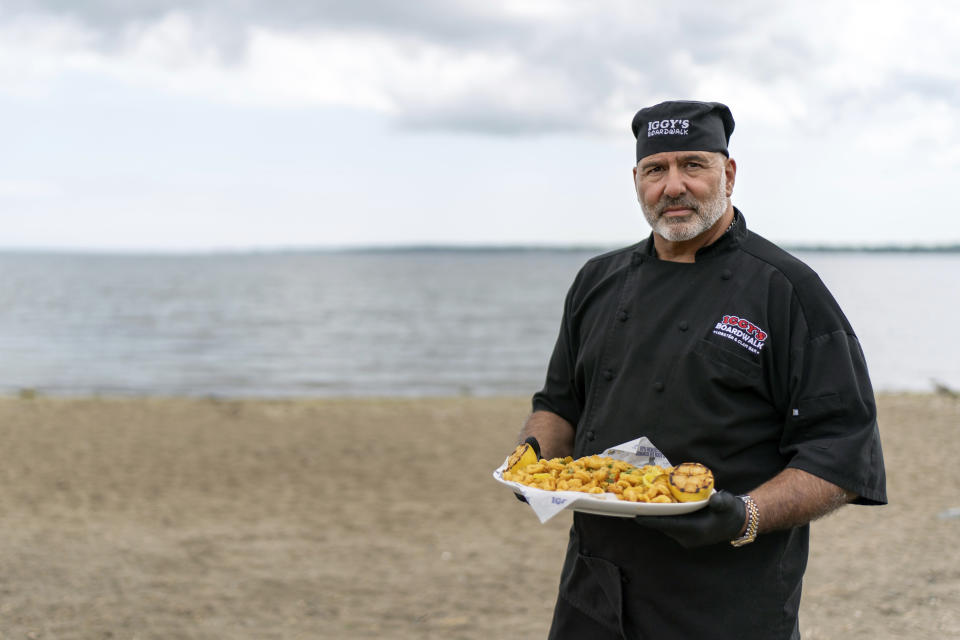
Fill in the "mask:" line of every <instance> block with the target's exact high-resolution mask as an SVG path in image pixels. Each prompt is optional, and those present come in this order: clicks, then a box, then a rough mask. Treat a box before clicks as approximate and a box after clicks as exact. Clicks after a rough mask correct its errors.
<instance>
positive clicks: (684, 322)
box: [677, 320, 690, 331]
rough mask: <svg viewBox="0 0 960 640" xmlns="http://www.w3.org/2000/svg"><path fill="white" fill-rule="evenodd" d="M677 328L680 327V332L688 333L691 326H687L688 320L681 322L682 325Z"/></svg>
mask: <svg viewBox="0 0 960 640" xmlns="http://www.w3.org/2000/svg"><path fill="white" fill-rule="evenodd" d="M677 326H678V327H680V331H686V330H687V329H689V328H690V325H689V324H687V321H686V320H681V321H680V323H679V324H677Z"/></svg>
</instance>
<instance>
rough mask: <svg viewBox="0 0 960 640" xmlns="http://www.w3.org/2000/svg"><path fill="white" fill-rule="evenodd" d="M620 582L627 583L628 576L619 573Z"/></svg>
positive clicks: (628, 580)
mask: <svg viewBox="0 0 960 640" xmlns="http://www.w3.org/2000/svg"><path fill="white" fill-rule="evenodd" d="M620 582H622V583H623V584H627V583H628V582H630V578H628V577H627V576H626V574H623V573H621V574H620Z"/></svg>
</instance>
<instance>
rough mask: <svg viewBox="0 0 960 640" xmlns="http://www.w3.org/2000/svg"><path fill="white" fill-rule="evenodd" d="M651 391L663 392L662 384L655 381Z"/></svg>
mask: <svg viewBox="0 0 960 640" xmlns="http://www.w3.org/2000/svg"><path fill="white" fill-rule="evenodd" d="M653 390H654V391H663V383H662V382H660V381H659V380H657V381H656V382H654V383H653Z"/></svg>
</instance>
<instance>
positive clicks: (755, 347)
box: [713, 316, 768, 353]
mask: <svg viewBox="0 0 960 640" xmlns="http://www.w3.org/2000/svg"><path fill="white" fill-rule="evenodd" d="M713 334H714V335H716V336H720V337H721V338H727V339H728V340H733V341H734V342H735V343H737V344H738V345H740V346H741V347H743V348H744V349H746V350H747V351H749V352H750V353H760V351H761V350H762V349H763V346H764V345H765V344H766V340H767V338H768V335H767V332H766V331H764V330H763V329H761V328H760V327H758V326H757V325H755V324H753V323H752V322H750V321H749V320H747V319H746V318H741V317H740V316H723V320H721V321H720V322H718V323H717V324H716V325H715V326H714V327H713Z"/></svg>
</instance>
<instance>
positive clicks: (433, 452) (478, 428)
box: [0, 394, 960, 640]
mask: <svg viewBox="0 0 960 640" xmlns="http://www.w3.org/2000/svg"><path fill="white" fill-rule="evenodd" d="M878 401H879V407H880V423H881V433H882V437H883V445H884V452H885V455H886V460H887V473H888V488H889V496H890V505H888V506H885V507H879V508H877V507H869V508H868V507H846V508H844V509H843V510H841V512H839V513H837V514H834V515H832V516H829V517H827V518H825V519H823V520H821V521H819V522H817V523H815V524H814V526H813V533H812V543H811V544H812V553H811V558H810V567H809V570H808V572H807V577H806V581H805V585H804V598H803V605H802V608H801V631H802V633H803V637H804V638H805V640H821V639H832V638H843V639H844V640H850V639H856V638H864V639H866V638H870V639H874V640H876V639H887V638H889V639H893V638H926V637H944V638H947V637H960V517H957V516H956V515H955V514H956V512H957V511H958V508H960V481H958V480H957V477H958V476H957V473H956V465H957V463H958V460H960V399H957V398H954V397H951V396H948V395H923V394H896V395H882V396H880V397H879V398H878ZM527 410H528V402H527V400H526V399H525V398H475V397H460V398H435V399H376V398H349V399H280V400H272V399H271V400H266V399H249V400H244V399H236V400H226V399H214V398H159V397H135V398H130V397H127V398H106V397H104V398H93V397H91V398H66V397H43V396H40V397H32V398H29V397H26V398H20V397H7V398H0V480H2V482H0V526H2V530H3V536H2V537H0V639H2V640H7V639H14V638H16V639H18V640H19V639H30V640H39V639H44V640H55V639H56V640H74V639H81V638H83V639H94V638H118V639H119V638H129V639H133V638H137V639H161V638H162V639H170V638H179V639H211V640H212V639H214V638H216V639H222V638H231V639H246V638H250V639H253V638H257V639H274V638H275V639H281V638H283V639H290V638H394V639H405V638H447V639H457V638H462V639H481V638H483V639H485V638H492V637H504V636H509V637H515V638H542V637H544V636H545V634H546V630H547V628H548V626H549V621H550V614H551V610H552V605H553V600H554V596H555V593H556V587H557V579H558V576H559V571H560V561H561V558H562V555H563V551H564V548H565V544H566V530H567V528H568V526H569V517H568V516H565V515H561V516H559V517H557V518H555V519H554V520H552V521H550V522H549V523H547V524H546V525H541V524H540V523H539V522H538V521H537V520H536V518H535V517H534V516H533V514H532V513H531V512H530V511H529V509H528V507H526V506H525V505H523V504H521V503H519V502H517V501H515V500H514V499H513V498H512V497H511V496H510V495H509V492H507V491H506V490H505V489H504V488H503V487H502V486H500V485H498V484H497V483H495V482H494V481H493V480H492V478H491V476H490V474H491V471H492V470H493V469H494V468H495V467H496V466H497V465H498V464H499V463H500V462H501V461H502V459H503V457H504V456H505V455H506V453H507V452H508V450H509V448H510V446H511V443H512V442H513V439H514V437H515V435H516V432H517V430H518V429H519V426H520V423H521V422H522V420H523V418H524V417H525V415H526V412H527Z"/></svg>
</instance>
